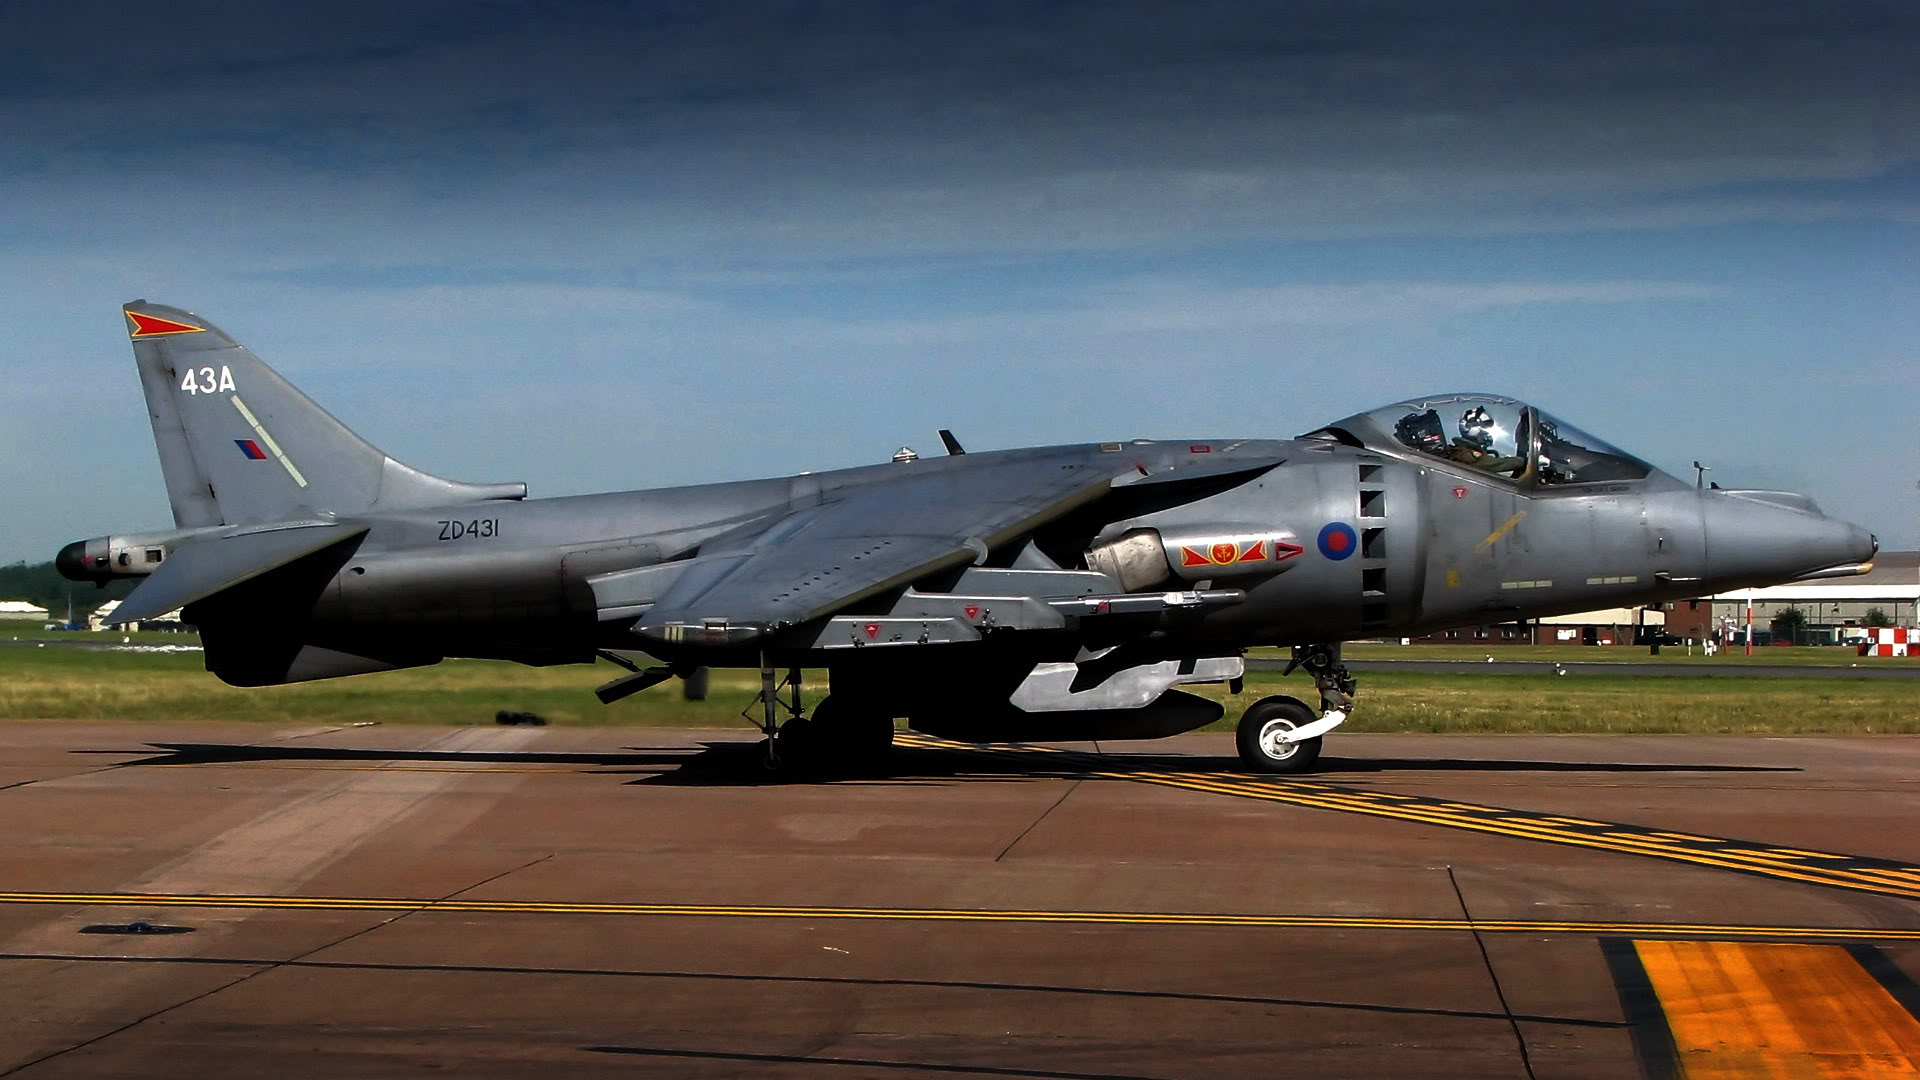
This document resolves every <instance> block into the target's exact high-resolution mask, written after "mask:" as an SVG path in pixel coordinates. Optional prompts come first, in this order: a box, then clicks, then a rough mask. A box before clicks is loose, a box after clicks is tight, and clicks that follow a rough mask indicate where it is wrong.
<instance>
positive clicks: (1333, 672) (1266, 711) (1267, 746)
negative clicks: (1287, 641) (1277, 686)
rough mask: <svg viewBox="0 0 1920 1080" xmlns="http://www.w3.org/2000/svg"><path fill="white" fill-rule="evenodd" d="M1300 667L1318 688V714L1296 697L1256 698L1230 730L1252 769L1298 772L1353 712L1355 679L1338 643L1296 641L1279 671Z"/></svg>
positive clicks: (1315, 757)
mask: <svg viewBox="0 0 1920 1080" xmlns="http://www.w3.org/2000/svg"><path fill="white" fill-rule="evenodd" d="M1294 668H1305V669H1306V671H1307V674H1309V675H1311V676H1313V684H1314V687H1315V688H1316V689H1318V690H1319V691H1320V709H1321V713H1322V715H1321V716H1320V717H1319V718H1318V719H1315V717H1314V714H1313V710H1312V709H1311V708H1309V707H1308V706H1307V703H1306V702H1304V701H1301V700H1299V699H1298V698H1290V697H1280V696H1276V697H1268V698H1261V699H1260V700H1259V701H1256V702H1254V703H1253V704H1252V705H1251V706H1248V708H1247V711H1246V712H1245V713H1243V714H1241V717H1240V725H1239V728H1238V729H1237V731H1236V732H1235V742H1236V743H1237V744H1238V746H1239V749H1240V760H1241V761H1242V762H1244V763H1245V764H1246V766H1247V768H1248V769H1250V770H1252V771H1253V772H1263V773H1302V772H1306V771H1307V770H1308V769H1311V768H1312V767H1313V763H1314V761H1315V760H1317V759H1318V758H1319V757H1320V739H1321V737H1322V736H1324V735H1325V734H1326V733H1327V732H1329V731H1332V730H1333V729H1334V728H1336V727H1339V726H1340V725H1341V724H1342V723H1343V722H1345V720H1346V719H1347V716H1348V714H1349V713H1351V712H1352V711H1353V695H1354V692H1355V690H1356V688H1357V687H1356V683H1355V681H1354V678H1353V673H1352V672H1350V671H1348V670H1347V666H1346V665H1345V664H1343V663H1341V662H1340V646H1339V645H1338V644H1332V645H1297V646H1295V647H1294V650H1293V659H1292V660H1291V661H1289V662H1288V664H1287V669H1286V671H1285V672H1282V674H1292V672H1293V669H1294Z"/></svg>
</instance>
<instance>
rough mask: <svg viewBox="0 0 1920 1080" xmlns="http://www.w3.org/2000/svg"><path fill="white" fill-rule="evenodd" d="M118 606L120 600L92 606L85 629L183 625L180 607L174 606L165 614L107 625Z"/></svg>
mask: <svg viewBox="0 0 1920 1080" xmlns="http://www.w3.org/2000/svg"><path fill="white" fill-rule="evenodd" d="M119 606H120V601H118V600H109V601H107V602H106V603H104V604H101V605H100V606H99V607H97V608H94V609H93V614H91V615H89V616H87V629H89V630H139V629H141V628H142V627H144V628H146V629H148V630H180V629H183V627H182V626H181V625H180V609H179V608H174V609H173V610H172V611H169V612H167V613H166V614H165V615H155V616H154V617H153V618H151V619H147V620H146V621H144V622H134V623H127V624H125V625H123V626H108V625H107V620H108V619H109V618H111V617H112V616H113V612H114V609H115V608H118V607H119Z"/></svg>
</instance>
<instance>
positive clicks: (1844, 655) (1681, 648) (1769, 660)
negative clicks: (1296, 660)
mask: <svg viewBox="0 0 1920 1080" xmlns="http://www.w3.org/2000/svg"><path fill="white" fill-rule="evenodd" d="M1341 652H1342V654H1343V655H1345V656H1346V658H1347V659H1349V660H1485V659H1486V658H1487V657H1489V656H1491V657H1493V658H1494V659H1495V660H1534V661H1555V662H1559V663H1581V664H1671V665H1675V666H1689V665H1708V666H1725V665H1744V664H1758V665H1763V666H1774V665H1780V666H1787V667H1847V666H1848V665H1850V664H1857V663H1861V662H1862V661H1861V659H1860V657H1859V655H1858V654H1857V653H1855V652H1854V650H1853V649H1851V648H1843V647H1841V646H1837V645H1825V646H1821V645H1802V646H1795V645H1781V646H1777V647H1776V646H1771V645H1756V646H1754V649H1753V655H1752V656H1747V655H1746V654H1745V653H1744V652H1742V651H1741V650H1740V648H1739V647H1738V646H1735V647H1734V648H1733V649H1731V650H1729V651H1725V652H1722V653H1720V655H1718V656H1711V657H1710V656H1708V655H1706V654H1705V653H1704V652H1702V651H1701V650H1700V647H1699V646H1698V645H1696V646H1694V647H1693V651H1692V653H1691V654H1689V653H1688V651H1687V647H1686V646H1685V645H1662V646H1661V647H1660V655H1658V656H1654V655H1652V654H1651V653H1649V652H1648V651H1647V649H1646V646H1644V645H1642V646H1640V647H1638V648H1636V647H1634V646H1631V645H1485V644H1482V645H1472V644H1467V645H1380V644H1375V643H1373V642H1366V641H1360V642H1354V643H1351V644H1349V645H1347V646H1346V647H1345V648H1344V649H1342V650H1341ZM1248 655H1249V656H1277V657H1284V656H1285V655H1286V652H1285V651H1284V650H1281V649H1255V650H1253V651H1252V652H1250V653H1248Z"/></svg>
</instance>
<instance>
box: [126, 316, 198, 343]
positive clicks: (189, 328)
mask: <svg viewBox="0 0 1920 1080" xmlns="http://www.w3.org/2000/svg"><path fill="white" fill-rule="evenodd" d="M127 318H129V319H132V320H133V333H132V336H133V337H137V338H143V337H159V336H161V335H162V334H198V333H202V332H204V331H205V330H206V327H204V326H193V325H191V324H189V323H183V322H175V321H174V320H172V319H163V318H161V317H160V316H158V315H143V314H141V313H140V312H138V311H129V312H127Z"/></svg>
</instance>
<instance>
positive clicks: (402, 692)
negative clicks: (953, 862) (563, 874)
mask: <svg viewBox="0 0 1920 1080" xmlns="http://www.w3.org/2000/svg"><path fill="white" fill-rule="evenodd" d="M1481 655H1485V654H1484V652H1483V653H1482V654H1481ZM617 673H618V672H616V671H615V669H613V668H612V667H610V666H607V665H604V664H602V665H597V666H594V667H585V666H573V667H557V668H527V667H520V666H518V665H514V664H506V663H497V662H491V661H481V660H449V661H447V662H445V663H442V664H439V665H437V666H435V667H429V668H416V669H412V670H408V671H396V672H388V673H384V674H379V675H364V676H356V677H353V678H347V679H334V680H329V681H324V682H315V683H302V684H299V685H295V686H279V687H267V688H264V689H254V690H241V689H236V688H234V687H230V686H227V685H225V684H224V683H222V682H220V681H219V680H218V679H216V678H214V677H213V676H212V675H210V674H208V673H207V672H206V671H205V670H204V669H203V668H202V664H201V658H200V656H199V655H198V654H194V653H186V654H150V653H110V652H92V651H83V650H77V649H55V648H47V649H18V648H10V649H0V721H6V720H15V721H25V720H123V721H131V722H142V721H146V722H158V721H167V722H179V721H195V720H198V721H253V722H259V723H266V724H278V725H284V724H345V723H357V722H376V723H383V724H392V723H434V724H487V723H492V722H493V716H494V713H495V712H496V711H498V710H501V709H513V710H526V711H531V712H536V713H539V714H540V715H542V716H544V717H546V718H547V719H548V720H549V721H550V722H552V723H555V724H635V725H665V726H677V727H727V726H733V725H740V726H742V727H744V726H746V721H744V720H742V719H740V713H741V711H742V710H743V709H745V708H746V707H747V706H748V704H749V702H750V701H751V699H752V697H753V695H754V692H755V690H756V689H757V687H758V681H757V677H756V676H755V675H754V674H753V673H751V672H744V671H716V672H714V673H713V683H712V694H711V696H710V698H709V699H708V700H707V701H705V702H686V701H683V700H681V696H680V690H679V687H678V684H677V683H669V684H666V685H663V686H659V687H655V688H653V689H651V690H647V691H645V692H643V693H640V694H637V695H635V696H634V697H632V698H629V699H627V700H626V701H623V702H620V703H618V704H615V705H613V706H610V707H603V706H601V705H600V703H599V702H598V701H596V700H595V699H594V697H593V694H592V688H593V686H594V685H596V684H597V683H600V682H603V681H605V680H606V679H609V678H611V677H613V676H614V675H615V674H617ZM812 678H813V679H814V683H813V685H815V686H818V687H820V688H821V689H824V688H825V687H824V679H822V678H821V676H820V675H819V674H817V673H816V674H814V675H813V676H812ZM1193 689H1195V690H1196V692H1199V693H1203V694H1206V695H1208V696H1211V697H1214V698H1216V699H1218V700H1222V701H1227V702H1228V711H1227V716H1226V718H1225V719H1224V720H1223V721H1222V722H1221V723H1220V724H1219V725H1216V727H1219V728H1230V727H1231V726H1232V721H1234V720H1235V719H1237V718H1238V716H1239V713H1240V711H1241V710H1242V709H1244V708H1245V707H1246V705H1248V704H1251V703H1252V702H1253V701H1254V700H1255V699H1256V698H1258V697H1261V696H1264V695H1267V694H1276V693H1284V694H1290V695H1292V696H1294V697H1299V698H1302V699H1311V697H1312V689H1313V688H1312V683H1311V682H1310V681H1308V680H1307V679H1306V678H1305V677H1304V676H1300V675H1295V676H1292V677H1289V678H1286V679H1282V678H1281V677H1280V676H1279V675H1278V674H1276V673H1271V672H1254V673H1250V674H1249V675H1248V677H1247V682H1246V689H1245V692H1243V693H1242V694H1241V695H1240V696H1239V697H1238V698H1230V697H1229V695H1227V693H1226V688H1225V687H1211V686H1209V687H1198V688H1193ZM1360 703H1361V708H1360V709H1359V710H1358V711H1357V712H1356V713H1355V715H1354V717H1353V719H1352V720H1351V721H1350V722H1349V723H1348V725H1347V728H1346V730H1351V731H1421V732H1474V733H1485V732H1512V733H1525V732H1547V733H1556V732H1585V733H1714V734H1752V733H1770V734H1861V733H1875V734H1920V684H1915V683H1907V682H1899V681H1884V680H1848V679H1843V678H1834V679H1818V678H1808V679H1722V678H1698V679H1690V678H1686V677H1684V676H1674V677H1663V678H1660V679H1638V678H1633V677H1630V676H1621V677H1618V678H1614V677H1608V676H1597V675H1583V676H1578V677H1569V678H1556V677H1554V676H1550V675H1538V676H1536V675H1483V674H1478V673H1472V674H1442V675H1426V674H1417V673H1406V674H1402V673H1398V672H1389V673H1380V674H1371V673H1370V674H1366V675H1363V676H1362V677H1361V694H1360Z"/></svg>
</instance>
